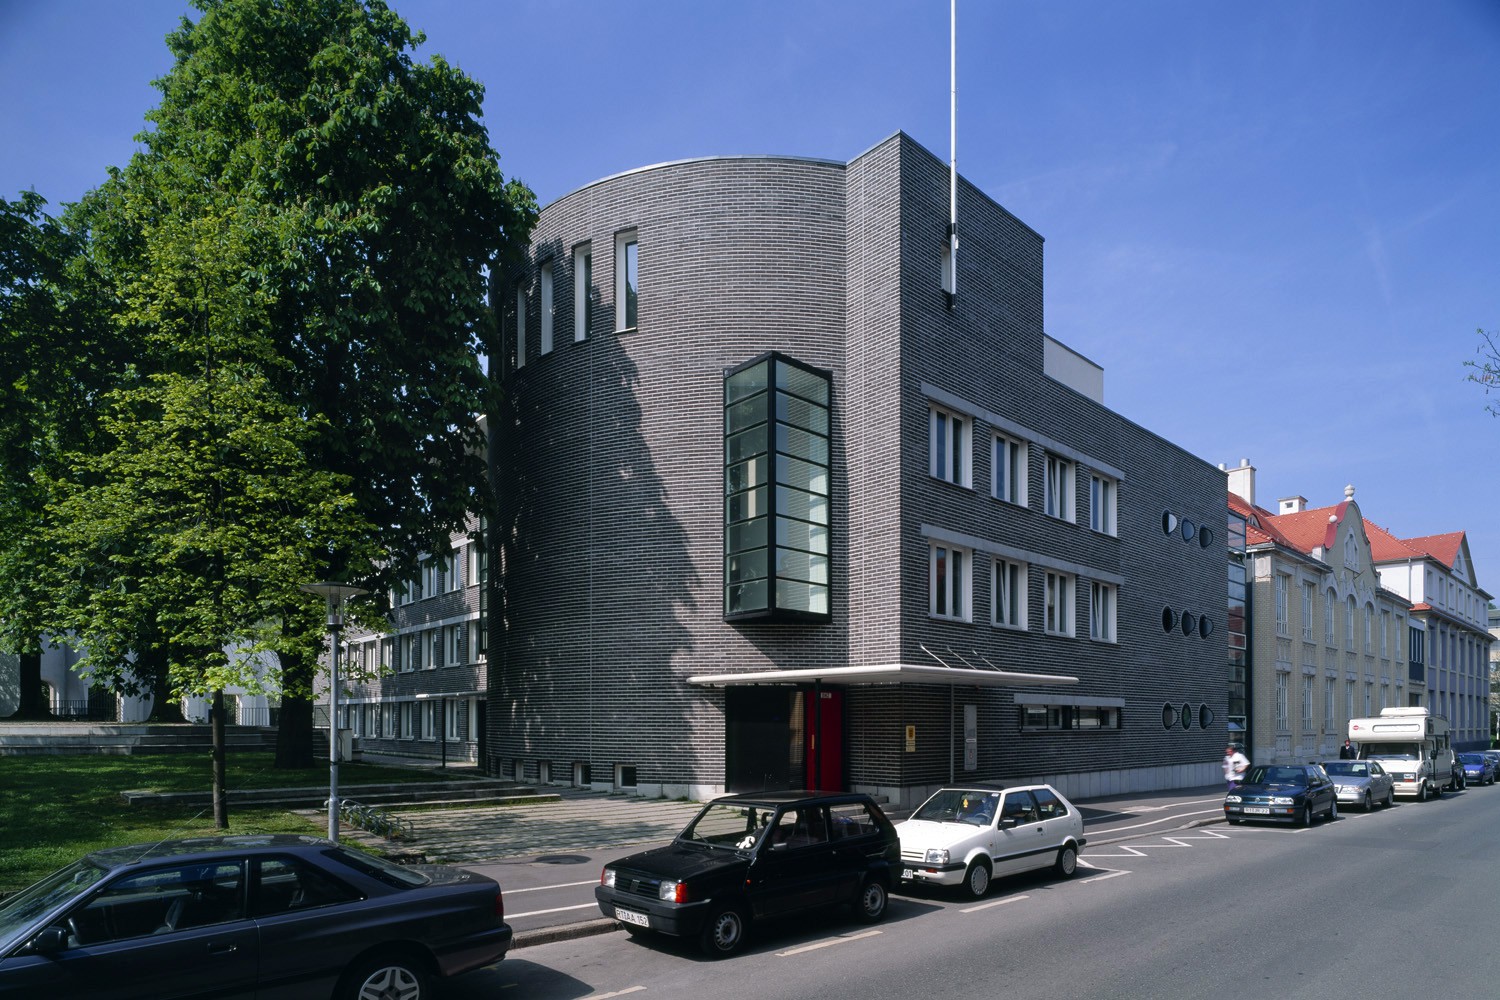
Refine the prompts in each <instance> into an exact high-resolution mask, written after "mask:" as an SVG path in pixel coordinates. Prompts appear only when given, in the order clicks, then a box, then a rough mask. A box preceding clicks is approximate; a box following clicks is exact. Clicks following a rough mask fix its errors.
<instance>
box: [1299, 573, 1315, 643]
mask: <svg viewBox="0 0 1500 1000" xmlns="http://www.w3.org/2000/svg"><path fill="white" fill-rule="evenodd" d="M1313 589H1314V585H1313V584H1311V583H1304V584H1303V585H1302V638H1303V639H1304V640H1305V641H1307V642H1312V635H1313V627H1312V620H1313Z"/></svg>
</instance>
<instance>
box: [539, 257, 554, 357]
mask: <svg viewBox="0 0 1500 1000" xmlns="http://www.w3.org/2000/svg"><path fill="white" fill-rule="evenodd" d="M540 294H541V311H542V314H541V323H542V351H541V353H543V354H551V353H552V265H551V264H548V265H547V266H546V267H544V268H542V274H541V291H540Z"/></svg>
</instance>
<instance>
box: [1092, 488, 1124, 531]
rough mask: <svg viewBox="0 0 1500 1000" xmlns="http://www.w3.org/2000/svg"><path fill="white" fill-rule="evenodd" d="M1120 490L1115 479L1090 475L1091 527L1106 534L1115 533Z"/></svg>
mask: <svg viewBox="0 0 1500 1000" xmlns="http://www.w3.org/2000/svg"><path fill="white" fill-rule="evenodd" d="M1117 492H1118V489H1117V486H1116V483H1115V481H1114V480H1113V479H1107V478H1105V477H1104V476H1097V475H1095V476H1090V477H1089V527H1090V528H1093V529H1094V530H1095V531H1097V532H1100V533H1101V534H1105V535H1113V534H1114V533H1115V495H1116V493H1117Z"/></svg>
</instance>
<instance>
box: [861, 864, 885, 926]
mask: <svg viewBox="0 0 1500 1000" xmlns="http://www.w3.org/2000/svg"><path fill="white" fill-rule="evenodd" d="M890 901H891V895H890V893H889V892H887V891H886V888H885V883H884V882H882V881H880V879H879V878H877V877H876V876H874V875H866V876H865V882H864V885H862V886H861V887H860V890H859V899H857V900H855V901H854V915H855V916H856V917H858V918H859V919H860V920H863V921H864V922H865V923H867V924H873V923H875V922H876V921H877V920H880V919H881V918H883V917H884V916H885V910H886V905H887V904H888V903H890Z"/></svg>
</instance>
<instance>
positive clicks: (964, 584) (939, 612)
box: [928, 545, 969, 621]
mask: <svg viewBox="0 0 1500 1000" xmlns="http://www.w3.org/2000/svg"><path fill="white" fill-rule="evenodd" d="M928 566H929V575H928V584H929V592H930V594H931V599H930V601H929V602H928V610H929V611H931V612H932V614H933V615H934V616H935V617H938V618H952V619H956V620H958V621H968V620H969V550H968V549H963V548H959V547H957V546H953V545H934V546H932V549H931V556H930V559H929V562H928Z"/></svg>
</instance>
